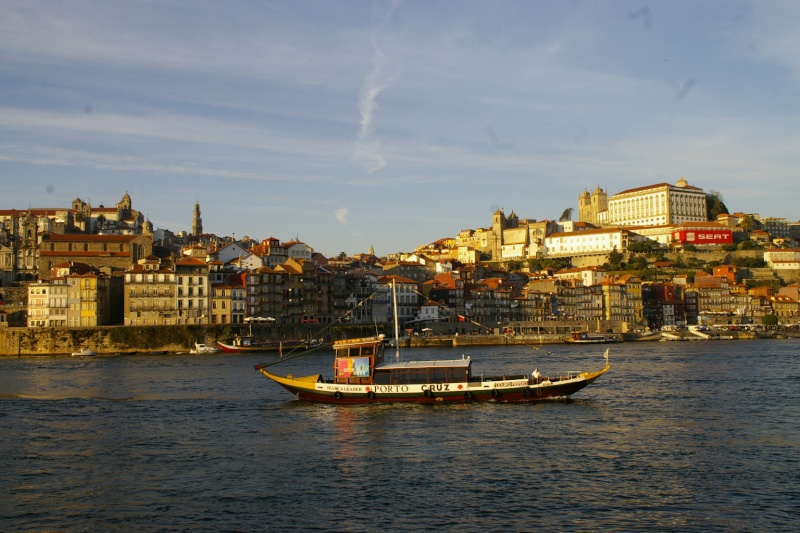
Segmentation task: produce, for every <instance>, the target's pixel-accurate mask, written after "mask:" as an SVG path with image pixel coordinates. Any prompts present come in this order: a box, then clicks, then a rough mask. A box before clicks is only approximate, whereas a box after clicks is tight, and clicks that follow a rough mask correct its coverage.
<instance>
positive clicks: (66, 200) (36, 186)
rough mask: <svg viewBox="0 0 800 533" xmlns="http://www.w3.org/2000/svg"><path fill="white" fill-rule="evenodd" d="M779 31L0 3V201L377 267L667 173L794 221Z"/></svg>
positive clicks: (640, 11) (363, 9) (751, 6)
mask: <svg viewBox="0 0 800 533" xmlns="http://www.w3.org/2000/svg"><path fill="white" fill-rule="evenodd" d="M798 26H800V2H795V1H786V2H772V1H761V0H759V1H735V0H733V1H729V0H725V1H704V2H697V1H686V2H683V1H669V2H667V1H662V2H649V3H647V2H633V1H631V2H628V1H616V2H606V1H586V2H582V1H564V2H556V1H549V2H544V1H533V0H521V1H491V2H490V1H482V2H476V1H469V0H456V1H450V0H437V1H428V0H426V1H421V0H420V1H418V0H405V1H396V2H382V1H369V2H368V1H336V2H330V1H322V0H320V1H291V2H290V1H286V0H281V1H275V2H271V1H256V0H251V1H236V0H226V1H224V2H220V1H210V0H208V1H206V0H191V1H189V0H187V1H178V0H176V1H165V2H161V1H136V0H130V1H71V0H58V1H44V0H43V1H29V0H22V1H9V0H0V208H2V209H10V208H20V209H24V208H27V207H29V206H30V207H59V206H67V205H69V204H70V202H71V201H72V199H74V198H75V197H76V196H79V197H81V198H82V199H84V200H87V201H88V200H90V201H91V203H92V205H94V206H98V205H99V204H101V203H103V204H105V205H106V206H109V205H113V204H115V203H116V202H118V201H119V200H120V199H121V197H122V195H123V194H124V193H125V192H126V191H128V192H129V194H130V195H131V197H132V199H133V205H134V208H135V209H139V210H141V211H143V212H145V213H146V214H147V216H148V217H149V219H150V220H151V221H152V222H153V224H154V225H155V226H156V227H160V228H168V229H171V230H173V231H181V230H185V231H188V230H190V229H191V216H192V209H193V206H194V202H195V201H199V202H200V206H201V209H202V214H203V226H204V229H205V231H206V232H213V233H216V234H218V235H231V234H235V235H236V237H237V238H238V237H242V236H244V235H248V236H250V237H253V238H259V239H261V238H266V237H277V238H279V239H281V240H284V241H285V240H291V239H294V238H299V239H300V240H302V241H304V242H306V243H307V244H309V245H311V246H312V247H314V248H315V249H316V250H317V251H319V252H321V253H323V254H326V255H335V254H338V253H339V252H341V251H344V252H347V253H348V254H352V253H357V252H364V251H367V249H368V248H369V246H370V245H373V246H374V247H375V251H376V253H378V254H379V255H384V254H387V253H393V252H397V251H411V250H413V249H414V248H415V247H416V246H417V245H419V244H423V243H427V242H431V241H434V240H436V239H438V238H440V237H445V236H453V235H455V234H457V233H458V232H459V231H460V230H461V229H464V228H477V227H482V226H488V225H489V224H490V223H491V215H492V213H493V212H494V211H495V210H496V209H497V208H502V209H504V210H505V211H506V213H507V214H508V213H510V212H511V211H514V212H515V213H516V214H517V215H518V216H519V217H521V218H531V219H539V220H541V219H546V218H549V219H557V218H558V217H559V216H560V215H561V213H562V212H563V211H564V210H565V209H567V208H570V207H572V208H573V209H575V210H576V212H577V197H578V194H579V193H581V192H582V191H583V190H584V189H589V190H592V189H594V188H595V187H597V186H598V185H599V186H601V187H602V188H604V189H607V190H608V192H609V194H614V193H617V192H620V191H622V190H625V189H629V188H633V187H640V186H644V185H650V184H654V183H661V182H670V183H675V182H676V181H677V180H678V179H679V178H680V177H681V176H684V177H685V178H686V179H687V180H688V181H689V183H690V184H692V185H696V186H698V187H701V188H703V189H705V190H706V191H709V190H716V191H719V192H720V193H722V196H723V198H724V200H725V203H726V205H727V206H728V208H729V209H730V210H731V211H745V212H750V213H759V214H760V215H762V216H775V217H786V218H788V219H790V220H793V221H794V220H798V218H800V217H799V216H798V193H797V192H796V191H797V185H796V184H797V176H798V174H799V173H800V149H798V147H800V117H798V114H800V112H799V111H800V109H799V104H798V102H800V99H798V94H799V91H798V84H799V83H800V32H798V31H797V28H798ZM576 215H577V213H576ZM575 218H577V216H576V217H575Z"/></svg>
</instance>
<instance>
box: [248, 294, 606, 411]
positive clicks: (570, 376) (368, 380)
mask: <svg viewBox="0 0 800 533" xmlns="http://www.w3.org/2000/svg"><path fill="white" fill-rule="evenodd" d="M395 302H396V299H395ZM394 316H395V317H396V316H397V313H396V312H395V314H394ZM396 330H397V325H395V338H398V336H397V331H396ZM385 347H386V338H385V336H384V335H378V336H375V337H362V338H356V339H348V340H339V341H336V342H334V343H333V349H334V365H333V372H334V374H333V377H332V378H330V379H326V378H325V377H323V375H322V374H312V375H308V376H300V377H294V376H292V375H291V374H289V375H286V376H279V375H277V374H273V373H272V372H270V371H269V370H268V368H269V365H264V364H258V365H255V367H254V368H255V370H257V371H259V372H261V374H263V375H264V376H265V377H267V378H268V379H270V380H272V381H274V382H275V383H277V384H279V385H281V386H282V387H283V388H285V389H286V390H288V391H289V392H291V393H292V394H294V395H296V397H297V398H298V399H300V400H310V401H314V402H322V403H332V404H363V403H384V402H386V403H388V402H394V403H421V404H435V403H437V402H446V403H454V402H462V403H463V402H472V401H498V402H528V401H537V400H545V399H548V398H556V397H565V396H569V395H571V394H574V393H576V392H578V391H579V390H581V389H583V388H584V387H586V386H587V385H589V384H591V383H592V382H594V381H595V380H596V379H597V378H599V377H600V376H602V375H603V374H604V373H606V372H607V371H608V370H609V368H610V365H609V363H608V350H606V351H605V367H604V368H603V369H601V370H599V371H597V372H568V373H567V374H563V375H554V376H549V377H548V376H542V375H540V374H539V372H538V369H537V370H536V371H534V372H533V373H532V374H531V375H527V374H516V375H497V376H484V375H483V374H479V375H473V373H472V360H471V358H469V357H464V356H463V355H462V357H461V359H452V360H442V361H400V360H399V356H400V353H399V350H398V351H397V360H396V361H395V362H391V363H388V364H384V352H385Z"/></svg>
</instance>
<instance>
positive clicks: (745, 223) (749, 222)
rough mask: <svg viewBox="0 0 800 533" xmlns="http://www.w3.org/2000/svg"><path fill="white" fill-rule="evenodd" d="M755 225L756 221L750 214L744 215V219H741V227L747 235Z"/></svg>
mask: <svg viewBox="0 0 800 533" xmlns="http://www.w3.org/2000/svg"><path fill="white" fill-rule="evenodd" d="M755 225H756V222H755V220H753V217H751V216H750V215H745V216H743V217H742V219H741V220H740V221H739V227H741V228H742V229H743V230H744V234H745V236H747V234H748V233H749V232H750V230H751V229H753V227H754V226H755Z"/></svg>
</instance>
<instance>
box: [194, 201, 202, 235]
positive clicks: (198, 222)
mask: <svg viewBox="0 0 800 533" xmlns="http://www.w3.org/2000/svg"><path fill="white" fill-rule="evenodd" d="M202 234H203V219H202V218H200V203H199V202H195V203H194V215H193V216H192V235H202Z"/></svg>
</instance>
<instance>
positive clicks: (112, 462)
mask: <svg viewBox="0 0 800 533" xmlns="http://www.w3.org/2000/svg"><path fill="white" fill-rule="evenodd" d="M601 351H602V350H601V349H599V348H597V347H574V346H560V345H559V346H543V347H541V348H540V349H539V350H535V349H532V348H530V347H525V346H523V347H507V348H489V349H486V348H476V349H472V348H461V349H458V350H457V351H455V350H419V351H418V353H417V354H416V356H417V357H416V358H424V359H437V358H451V357H454V356H460V355H461V353H462V352H465V353H467V354H468V355H471V356H472V358H473V361H474V363H473V367H474V369H475V370H476V371H478V372H480V371H485V372H487V373H492V372H494V371H495V370H506V371H507V372H521V373H528V372H530V371H531V369H532V368H533V366H538V367H539V368H540V369H541V370H543V371H545V372H553V373H555V372H558V371H568V370H594V369H599V368H601V367H602V354H601ZM271 357H272V356H263V357H259V356H257V355H256V356H254V355H234V356H232V355H207V356H206V355H201V356H129V357H109V358H104V357H96V358H74V357H29V358H22V359H16V358H7V359H0V482H2V486H3V490H4V492H5V494H4V496H3V497H2V499H0V510H1V511H2V512H0V530H2V531H178V530H193V531H257V530H260V531H367V530H372V531H375V530H377V531H382V530H393V531H411V530H413V531H531V530H533V529H543V530H547V531H552V530H564V531H597V530H602V531H609V530H620V531H631V530H652V531H796V530H798V529H800V483H798V480H799V479H800V478H799V477H798V472H800V464H799V463H800V427H798V421H800V416H799V415H800V393H798V386H800V343H798V342H797V341H712V342H684V343H653V342H646V343H624V344H621V345H614V346H612V348H611V363H612V369H611V372H609V373H608V374H606V375H605V376H603V377H602V378H601V379H600V380H598V381H597V382H596V383H595V384H594V385H592V386H590V387H589V388H587V389H584V390H583V391H581V392H579V393H578V394H577V395H575V396H573V397H572V398H571V399H570V400H556V401H547V402H543V403H536V404H527V405H515V404H514V405H512V404H508V405H507V404H496V403H478V404H474V403H470V404H464V405H450V406H446V405H437V406H409V405H394V406H392V405H388V406H387V405H374V406H349V407H348V406H338V407H336V406H326V405H317V404H309V403H305V402H298V401H294V400H293V399H292V396H291V395H289V393H288V392H286V391H284V390H283V389H281V388H280V387H278V386H277V385H275V384H273V383H271V382H269V381H267V380H266V379H265V378H263V377H262V376H261V375H260V374H257V373H255V372H254V371H253V365H254V364H256V363H258V362H268V361H270V358H271ZM331 368H332V355H331V354H329V353H321V354H313V355H309V356H304V357H300V358H298V359H294V360H292V361H289V362H287V363H285V365H281V366H278V367H275V369H276V370H280V372H281V373H294V374H295V375H301V374H304V373H314V372H317V371H324V372H325V373H327V374H330V369H331Z"/></svg>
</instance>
